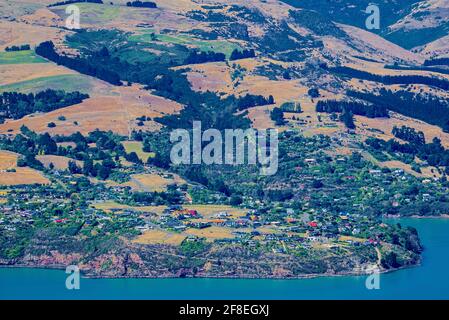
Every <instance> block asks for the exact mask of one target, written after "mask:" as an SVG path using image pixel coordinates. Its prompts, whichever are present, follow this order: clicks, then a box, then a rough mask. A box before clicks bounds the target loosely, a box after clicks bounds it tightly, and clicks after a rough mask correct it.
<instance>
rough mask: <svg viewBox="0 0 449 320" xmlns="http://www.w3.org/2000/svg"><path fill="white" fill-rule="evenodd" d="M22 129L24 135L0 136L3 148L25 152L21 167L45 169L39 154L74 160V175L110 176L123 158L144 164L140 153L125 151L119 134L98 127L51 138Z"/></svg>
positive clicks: (20, 159)
mask: <svg viewBox="0 0 449 320" xmlns="http://www.w3.org/2000/svg"><path fill="white" fill-rule="evenodd" d="M20 131H21V134H18V135H16V136H15V137H14V138H8V137H3V138H1V139H0V147H1V148H2V149H5V150H10V151H13V152H17V153H19V154H21V155H22V156H21V157H20V158H19V163H18V165H20V166H30V167H32V168H35V169H38V170H42V169H43V166H42V164H41V163H40V162H39V161H37V160H36V158H35V157H36V156H37V155H42V154H46V155H58V156H64V157H69V158H71V159H73V161H70V162H69V167H68V169H69V171H70V172H71V173H72V174H84V175H86V176H92V177H98V178H100V179H107V178H108V177H109V176H110V175H111V174H112V173H113V171H114V169H116V168H118V167H119V159H120V158H121V157H124V158H125V159H127V160H128V161H131V162H134V163H136V164H141V161H140V159H139V158H138V157H137V154H135V153H129V154H128V153H126V151H125V149H124V147H123V145H122V144H121V143H120V137H117V136H116V135H114V134H113V133H112V132H104V131H99V130H95V131H93V132H91V133H89V135H87V136H83V135H82V134H81V133H79V132H77V133H74V134H72V135H70V136H55V137H51V136H50V135H49V134H48V133H44V134H37V133H35V132H33V131H31V130H30V129H28V128H27V127H25V126H23V127H22V128H21V129H20ZM59 142H73V143H74V144H75V147H72V146H68V147H62V146H58V144H57V143H59ZM92 145H95V146H92ZM75 160H79V161H83V166H82V167H80V166H78V164H77V162H76V161H75Z"/></svg>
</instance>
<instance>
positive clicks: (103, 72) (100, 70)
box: [36, 41, 122, 86]
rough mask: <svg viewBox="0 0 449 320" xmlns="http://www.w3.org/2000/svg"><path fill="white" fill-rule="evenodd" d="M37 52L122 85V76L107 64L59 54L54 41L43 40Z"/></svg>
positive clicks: (75, 68)
mask: <svg viewBox="0 0 449 320" xmlns="http://www.w3.org/2000/svg"><path fill="white" fill-rule="evenodd" d="M36 53H37V54H38V55H40V56H42V57H44V58H46V59H48V60H50V61H53V62H55V63H57V64H60V65H63V66H65V67H67V68H70V69H73V70H76V71H78V72H80V73H83V74H87V75H89V76H93V77H96V78H98V79H101V80H104V81H106V82H109V83H110V84H113V85H116V86H120V85H122V83H121V81H120V76H119V75H118V74H117V73H116V72H115V71H111V70H110V69H108V67H107V66H104V65H101V64H99V63H96V62H95V61H91V60H90V59H86V58H81V57H73V58H72V57H68V56H64V55H59V54H58V53H57V52H56V50H55V46H54V44H53V42H51V41H46V42H43V43H41V44H40V45H39V46H37V48H36Z"/></svg>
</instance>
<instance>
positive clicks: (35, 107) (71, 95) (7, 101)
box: [0, 89, 89, 119]
mask: <svg viewBox="0 0 449 320" xmlns="http://www.w3.org/2000/svg"><path fill="white" fill-rule="evenodd" d="M87 98H89V95H87V94H84V93H80V92H78V91H75V92H65V91H62V90H58V91H56V90H52V89H47V90H45V91H41V92H38V93H36V94H34V93H29V94H23V93H18V92H4V93H2V94H0V119H8V118H10V119H20V118H22V117H24V116H26V115H28V114H31V113H35V112H50V111H53V110H56V109H60V108H64V107H67V106H71V105H74V104H78V103H81V102H82V101H83V100H84V99H87Z"/></svg>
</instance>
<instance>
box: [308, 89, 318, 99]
mask: <svg viewBox="0 0 449 320" xmlns="http://www.w3.org/2000/svg"><path fill="white" fill-rule="evenodd" d="M307 94H308V95H309V96H310V97H311V98H319V97H320V91H319V90H318V88H310V89H309V91H307Z"/></svg>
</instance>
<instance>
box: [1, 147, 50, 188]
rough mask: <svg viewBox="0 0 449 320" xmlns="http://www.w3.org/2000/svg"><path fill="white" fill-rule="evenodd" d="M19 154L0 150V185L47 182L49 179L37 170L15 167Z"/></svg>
mask: <svg viewBox="0 0 449 320" xmlns="http://www.w3.org/2000/svg"><path fill="white" fill-rule="evenodd" d="M18 157H19V155H18V154H16V153H13V152H9V151H4V150H0V185H2V186H16V185H26V184H49V183H50V181H49V180H48V179H47V178H46V177H44V176H43V175H42V173H40V172H39V171H37V170H34V169H31V168H28V167H17V159H18Z"/></svg>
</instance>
